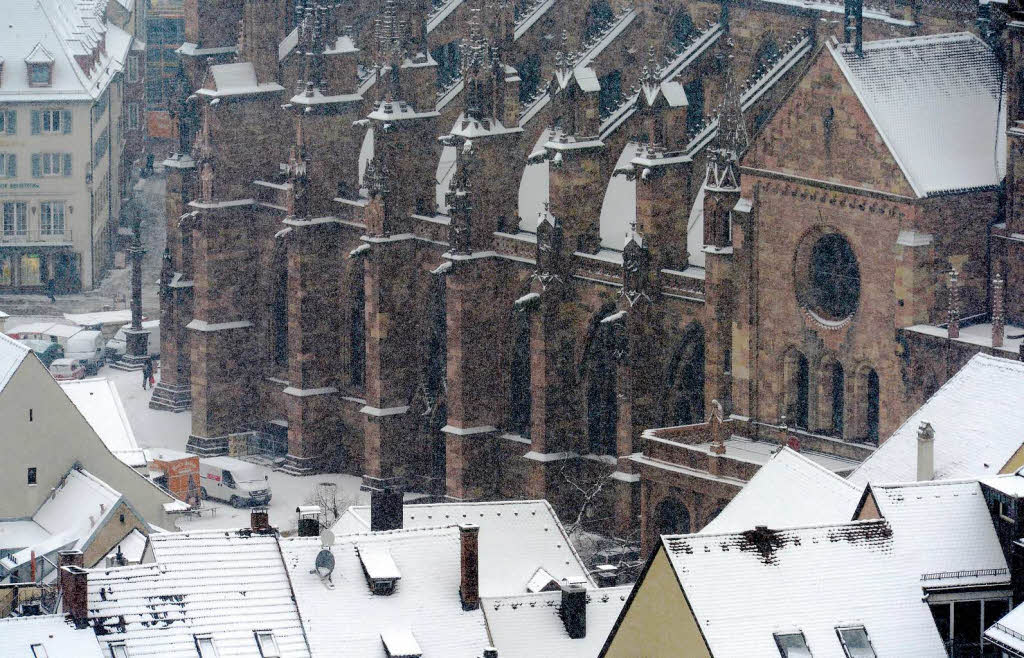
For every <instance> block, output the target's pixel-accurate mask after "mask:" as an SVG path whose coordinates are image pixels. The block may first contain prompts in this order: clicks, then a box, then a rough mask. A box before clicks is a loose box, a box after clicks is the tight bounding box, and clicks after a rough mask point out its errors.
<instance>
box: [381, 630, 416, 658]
mask: <svg viewBox="0 0 1024 658" xmlns="http://www.w3.org/2000/svg"><path fill="white" fill-rule="evenodd" d="M380 641H381V642H383V643H384V650H385V651H386V652H387V654H388V658H420V656H422V655H423V649H420V643H419V642H417V641H416V636H414V635H413V634H412V631H411V630H409V629H408V628H393V629H389V630H386V631H384V632H383V633H381V634H380Z"/></svg>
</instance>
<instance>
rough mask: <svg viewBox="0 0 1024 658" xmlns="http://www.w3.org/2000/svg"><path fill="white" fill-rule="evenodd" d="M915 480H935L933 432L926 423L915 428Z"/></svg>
mask: <svg viewBox="0 0 1024 658" xmlns="http://www.w3.org/2000/svg"><path fill="white" fill-rule="evenodd" d="M917 479H918V481H919V482H925V481H929V480H933V479H935V430H934V429H933V428H932V426H931V424H930V423H927V422H922V423H921V425H920V426H919V427H918V428H917Z"/></svg>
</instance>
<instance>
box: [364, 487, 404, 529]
mask: <svg viewBox="0 0 1024 658" xmlns="http://www.w3.org/2000/svg"><path fill="white" fill-rule="evenodd" d="M404 513H405V512H404V511H403V509H402V492H401V491H393V490H391V489H383V490H376V489H375V490H374V491H373V492H372V493H371V494H370V530H372V531H374V532H376V531H377V530H400V529H401V528H402V521H403V515H404Z"/></svg>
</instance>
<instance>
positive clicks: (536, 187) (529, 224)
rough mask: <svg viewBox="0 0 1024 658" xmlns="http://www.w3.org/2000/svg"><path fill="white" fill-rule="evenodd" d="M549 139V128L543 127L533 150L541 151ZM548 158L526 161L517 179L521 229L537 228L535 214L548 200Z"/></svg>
mask: <svg viewBox="0 0 1024 658" xmlns="http://www.w3.org/2000/svg"><path fill="white" fill-rule="evenodd" d="M550 139H551V129H550V128H545V129H544V132H542V133H541V135H540V139H538V140H537V143H536V144H534V146H533V152H537V151H543V150H544V144H546V143H547V142H548V140H550ZM548 174H549V170H548V160H547V158H544V159H542V160H539V161H534V162H527V163H526V167H524V168H523V177H522V179H521V180H520V181H519V228H520V230H523V231H529V232H531V233H532V232H533V231H535V230H537V215H538V214H540V212H541V211H542V210H544V204H545V203H547V202H548V181H549V179H548Z"/></svg>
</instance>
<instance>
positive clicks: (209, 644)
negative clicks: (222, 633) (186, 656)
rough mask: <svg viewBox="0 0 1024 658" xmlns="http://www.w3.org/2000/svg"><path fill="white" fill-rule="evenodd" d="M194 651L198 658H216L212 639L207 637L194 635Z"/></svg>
mask: <svg viewBox="0 0 1024 658" xmlns="http://www.w3.org/2000/svg"><path fill="white" fill-rule="evenodd" d="M195 638H196V651H198V652H199V658H218V655H219V654H218V653H217V647H216V645H214V643H213V637H211V636H209V635H196V636H195Z"/></svg>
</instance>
